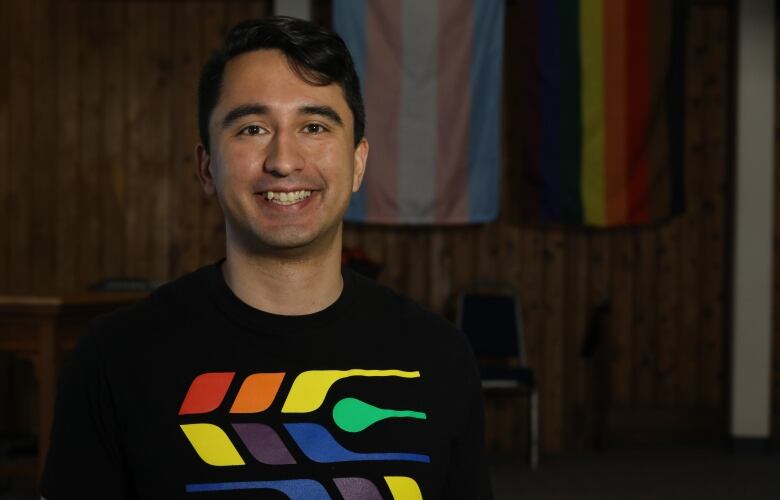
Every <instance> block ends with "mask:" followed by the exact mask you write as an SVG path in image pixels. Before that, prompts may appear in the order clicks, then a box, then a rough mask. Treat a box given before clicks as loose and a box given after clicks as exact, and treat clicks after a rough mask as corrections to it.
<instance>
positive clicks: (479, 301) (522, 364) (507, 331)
mask: <svg viewBox="0 0 780 500" xmlns="http://www.w3.org/2000/svg"><path fill="white" fill-rule="evenodd" d="M456 307H457V311H456V312H457V314H456V325H457V326H458V328H459V329H460V330H461V331H462V332H463V333H465V334H466V337H467V338H468V339H469V341H470V343H471V346H472V349H473V350H474V355H475V356H476V358H477V363H478V365H479V371H480V376H481V378H482V387H483V388H484V389H486V390H517V389H520V390H524V392H525V393H526V394H528V397H529V403H528V443H529V456H528V462H529V464H530V466H531V469H536V468H537V466H538V464H539V449H538V435H539V426H538V411H539V410H538V406H539V401H538V395H537V391H536V379H535V376H534V371H533V369H531V368H529V367H528V364H527V359H526V350H525V342H524V337H523V321H522V315H521V309H520V299H519V297H518V294H517V292H516V291H515V290H514V289H513V288H512V287H511V286H509V285H507V284H505V283H479V284H476V285H473V286H471V287H469V288H467V289H466V290H464V291H462V292H461V293H459V294H458V300H457V306H456Z"/></svg>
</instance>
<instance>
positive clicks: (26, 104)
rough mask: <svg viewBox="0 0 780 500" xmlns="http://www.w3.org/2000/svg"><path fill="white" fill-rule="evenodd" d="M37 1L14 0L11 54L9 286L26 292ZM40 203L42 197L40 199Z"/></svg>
mask: <svg viewBox="0 0 780 500" xmlns="http://www.w3.org/2000/svg"><path fill="white" fill-rule="evenodd" d="M33 5H34V4H33V3H32V2H12V4H11V6H10V16H9V17H10V19H11V30H12V33H13V39H14V41H15V42H16V43H15V44H14V46H13V49H12V50H11V54H10V67H9V72H8V74H9V75H10V77H11V78H10V89H9V97H10V103H9V108H10V109H9V112H10V120H9V121H10V123H11V125H12V126H11V127H10V130H9V139H10V141H9V142H10V144H11V145H12V147H11V148H10V153H9V164H10V165H11V172H10V175H9V176H8V178H7V182H8V185H9V190H10V199H11V203H10V213H9V214H8V215H9V219H8V229H7V230H8V232H9V236H10V240H11V242H12V244H11V248H10V252H9V255H10V267H9V280H8V284H9V288H11V289H12V290H18V291H25V290H28V289H29V285H30V278H31V273H30V268H31V267H32V262H31V261H30V253H31V248H30V204H29V203H28V200H29V199H30V194H31V189H30V181H31V178H32V176H31V170H32V169H31V168H30V165H31V163H32V150H33V144H32V126H33V123H32V116H31V113H30V110H31V108H32V103H33V98H34V96H33V93H32V86H31V85H30V82H31V81H32V79H33V57H32V56H33V54H32V52H33V36H34V32H33V24H34V21H35V20H34V19H33ZM38 201H39V202H40V201H41V200H38Z"/></svg>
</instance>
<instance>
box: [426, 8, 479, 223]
mask: <svg viewBox="0 0 780 500" xmlns="http://www.w3.org/2000/svg"><path fill="white" fill-rule="evenodd" d="M438 8H439V20H438V24H439V26H438V29H439V36H438V40H437V43H438V61H437V64H438V68H437V78H436V83H437V92H438V98H437V101H438V103H437V106H438V115H439V116H438V127H437V128H438V133H437V137H436V150H437V151H436V200H437V204H436V209H435V217H436V220H437V221H441V220H459V221H466V220H468V215H469V203H468V201H469V200H468V196H466V195H467V194H468V192H469V189H468V181H469V172H468V169H469V165H468V163H469V141H470V136H469V124H470V123H471V120H470V115H471V59H472V57H471V50H472V43H473V40H472V39H473V34H474V19H473V8H472V0H440V1H439V4H438ZM455 193H458V195H457V196H453V194H455Z"/></svg>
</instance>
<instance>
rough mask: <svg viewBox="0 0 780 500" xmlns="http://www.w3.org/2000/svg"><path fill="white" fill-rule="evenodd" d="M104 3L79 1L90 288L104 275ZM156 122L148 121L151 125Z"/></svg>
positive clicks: (82, 275) (82, 253)
mask: <svg viewBox="0 0 780 500" xmlns="http://www.w3.org/2000/svg"><path fill="white" fill-rule="evenodd" d="M102 7H103V6H102V5H101V4H98V3H93V2H79V4H78V10H79V19H80V21H81V24H80V26H79V32H78V62H79V74H80V76H81V81H80V85H79V88H78V93H79V123H80V130H81V134H80V140H79V154H80V156H81V161H80V162H79V170H78V181H77V182H78V190H77V193H78V194H77V198H78V220H79V224H78V232H77V235H78V247H77V251H76V257H77V260H76V269H78V277H77V286H78V287H79V288H86V287H87V286H89V285H91V284H94V283H96V282H98V281H100V279H101V278H102V276H101V269H100V266H99V262H100V255H101V253H102V252H101V251H100V247H101V245H102V244H103V242H102V238H101V236H102V235H101V231H100V226H101V220H100V215H101V214H100V210H99V209H98V208H97V207H96V206H95V202H96V201H97V200H99V193H100V191H101V184H102V182H101V177H103V171H104V169H103V165H101V164H100V160H101V158H100V144H101V141H102V133H103V131H102V130H101V128H100V113H101V106H102V103H103V96H102V94H101V88H102V80H103V74H102V73H101V71H100V60H101V51H102V46H101V42H102V40H103V33H102V19H101V10H102ZM151 123H153V122H146V124H145V126H147V127H148V126H150V124H151Z"/></svg>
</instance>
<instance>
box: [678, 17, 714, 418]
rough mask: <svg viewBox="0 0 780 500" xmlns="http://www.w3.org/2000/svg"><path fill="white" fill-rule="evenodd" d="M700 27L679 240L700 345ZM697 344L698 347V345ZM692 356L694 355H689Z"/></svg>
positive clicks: (690, 87)
mask: <svg viewBox="0 0 780 500" xmlns="http://www.w3.org/2000/svg"><path fill="white" fill-rule="evenodd" d="M702 27H703V23H702V22H701V15H700V14H699V15H692V16H691V18H690V22H689V38H688V43H687V48H686V51H687V52H686V62H687V66H686V67H687V71H686V74H685V86H686V90H685V94H686V100H685V138H686V141H685V150H684V155H685V157H684V158H685V159H684V164H685V186H686V190H685V197H686V199H685V205H686V206H685V214H684V215H683V219H684V221H685V222H684V225H685V232H684V234H683V238H682V240H681V244H682V247H683V249H682V251H683V255H684V260H683V268H682V276H681V280H682V286H683V287H684V289H685V290H688V291H689V293H688V300H687V303H686V305H685V308H684V310H683V316H682V321H683V326H682V328H683V330H684V331H686V332H689V333H688V335H690V336H693V335H696V336H698V339H699V340H698V342H699V345H700V342H701V339H702V331H701V328H702V326H701V318H702V312H703V302H702V280H701V278H702V275H703V273H704V266H703V264H702V258H703V254H704V252H705V251H707V250H708V249H707V248H706V247H704V246H703V237H702V231H703V230H702V218H703V216H704V215H703V213H704V212H703V203H704V202H703V197H702V191H703V189H704V184H703V181H704V179H705V178H706V176H707V175H708V174H709V172H708V170H709V169H708V166H707V165H706V162H705V161H704V147H705V144H704V136H703V125H704V121H703V110H704V102H703V100H702V85H703V80H704V79H703V75H702V61H703V57H701V54H702V51H703V48H702ZM697 347H698V346H697ZM697 351H698V352H697V353H696V355H695V358H696V362H697V366H698V373H697V374H696V381H697V385H698V394H697V398H696V401H697V403H701V402H702V391H703V384H704V383H705V381H704V379H703V370H704V368H705V367H704V364H703V362H702V360H703V356H704V354H703V352H702V350H701V349H700V348H697ZM692 357H693V356H692Z"/></svg>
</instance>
